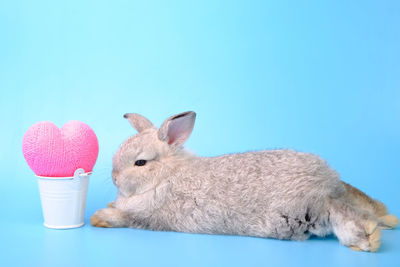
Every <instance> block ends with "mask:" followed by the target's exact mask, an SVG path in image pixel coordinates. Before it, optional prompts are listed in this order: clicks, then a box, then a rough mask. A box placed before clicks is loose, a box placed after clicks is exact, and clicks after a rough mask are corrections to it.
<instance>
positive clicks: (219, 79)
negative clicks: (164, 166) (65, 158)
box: [0, 0, 400, 266]
mask: <svg viewBox="0 0 400 267" xmlns="http://www.w3.org/2000/svg"><path fill="white" fill-rule="evenodd" d="M399 26H400V2H399V1H396V0H393V1H385V0H380V1H375V0H371V1H367V0H362V1H361V0H360V1H348V0H335V1H319V0H315V1H286V0H279V1H217V0H209V1H205V0H203V1H142V2H140V1H22V0H20V1H17V0H16V1H0V38H1V39H0V90H1V91H0V92H1V95H0V116H1V124H2V127H1V131H0V140H1V141H0V142H1V144H0V164H1V166H0V167H1V171H2V175H1V177H0V200H1V207H2V210H1V212H0V214H1V215H0V216H1V219H0V227H1V228H0V229H1V230H0V255H1V257H0V259H1V264H2V265H4V266H56V265H57V266H89V265H93V266H121V265H122V264H123V265H124V266H145V265H158V266H207V265H213V266H224V265H225V266H235V265H241V266H262V265H265V266H267V265H268V266H299V265H303V264H304V265H307V266H322V265H324V266H393V265H395V264H398V262H399V260H400V242H399V241H400V233H399V230H394V231H384V233H383V236H382V240H383V245H382V247H381V249H380V251H379V252H377V253H375V254H371V253H359V252H354V251H351V250H350V249H348V248H346V247H344V246H341V245H339V244H338V241H337V239H336V238H335V237H328V238H326V239H323V238H321V239H320V238H313V239H311V240H308V241H305V242H291V241H279V240H271V239H261V238H251V237H236V236H209V235H192V234H183V233H169V232H152V231H143V230H135V229H99V228H94V227H91V226H90V225H85V226H84V227H83V228H79V229H74V230H61V231H60V230H50V229H46V228H44V227H43V226H42V222H43V221H42V215H41V207H40V199H39V192H38V188H37V181H36V179H35V177H34V174H33V172H32V171H31V170H30V169H29V168H28V166H27V164H26V163H25V160H24V158H23V156H22V152H21V142H22V137H23V134H24V133H25V131H26V130H27V129H28V128H29V127H30V126H31V125H32V124H34V123H36V122H38V121H42V120H49V121H53V122H54V123H56V124H57V125H58V126H61V125H63V124H64V123H65V122H67V121H69V120H73V119H76V120H81V121H83V122H86V123H88V124H89V125H90V126H91V127H92V128H93V129H94V130H95V132H96V133H97V136H98V139H99V143H100V154H99V159H98V161H97V164H96V166H95V169H94V174H93V176H92V178H91V181H90V188H89V192H88V199H87V209H86V221H88V219H89V217H90V216H91V215H92V214H93V213H94V212H95V211H96V210H97V209H99V208H102V207H104V206H105V205H106V203H107V202H109V201H111V200H113V198H114V197H115V188H114V186H113V185H112V183H111V179H110V172H111V159H112V155H113V153H114V152H115V151H116V150H117V149H118V147H119V145H120V144H121V143H122V142H123V140H124V139H125V138H127V137H128V136H130V135H132V134H135V130H134V129H132V128H131V126H130V125H129V124H128V122H127V121H126V120H124V119H123V118H122V115H123V114H124V113H126V112H137V113H141V114H143V115H145V116H147V117H148V118H149V119H151V120H152V121H153V122H154V123H155V124H156V125H160V124H161V123H162V122H163V120H164V119H165V118H166V117H168V116H170V115H173V114H175V113H179V112H182V111H186V110H194V111H196V112H197V114H198V117H197V122H196V125H195V130H194V132H193V134H192V136H191V138H190V140H189V141H188V143H187V147H188V148H189V149H190V150H192V151H194V152H196V153H197V154H198V155H202V156H213V155H218V154H222V153H231V152H241V151H247V150H261V149H267V148H294V149H297V150H300V151H307V152H313V153H317V154H319V155H321V156H322V157H324V158H325V159H327V160H328V162H329V163H330V165H331V166H332V167H334V168H335V169H336V170H338V171H339V172H340V173H341V175H342V177H343V179H344V180H346V181H348V182H350V183H352V184H353V185H355V186H357V187H358V188H360V189H362V190H364V191H365V192H367V193H368V194H370V195H372V196H373V197H376V198H378V199H380V200H382V201H383V202H384V203H386V204H387V205H388V207H389V209H390V210H391V212H392V213H395V214H397V215H400V205H399V203H400V194H399V193H398V190H399V186H400V183H399V171H398V170H399V168H398V167H399V150H400V139H399V136H400V135H399V134H400V49H399V48H400V27H399Z"/></svg>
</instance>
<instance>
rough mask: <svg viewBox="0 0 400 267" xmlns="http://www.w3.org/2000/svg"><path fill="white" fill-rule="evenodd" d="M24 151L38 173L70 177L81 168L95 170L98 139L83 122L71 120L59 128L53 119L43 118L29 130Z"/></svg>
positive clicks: (23, 145)
mask: <svg viewBox="0 0 400 267" xmlns="http://www.w3.org/2000/svg"><path fill="white" fill-rule="evenodd" d="M22 153H23V154H24V157H25V159H26V162H27V163H28V165H29V167H30V168H31V169H32V170H33V172H34V173H35V174H36V175H39V176H49V177H69V176H73V175H74V172H75V170H76V169H78V168H82V169H84V170H85V171H86V172H90V171H92V169H93V166H94V164H95V163H96V160H97V155H98V154H99V143H98V141H97V137H96V134H95V133H94V132H93V130H92V129H91V128H90V127H89V125H87V124H85V123H83V122H80V121H70V122H67V123H66V124H64V125H63V127H62V128H61V129H58V127H57V126H56V125H54V124H53V123H51V122H48V121H42V122H38V123H36V124H34V125H32V126H31V127H30V128H29V129H28V130H27V131H26V133H25V135H24V138H23V140H22Z"/></svg>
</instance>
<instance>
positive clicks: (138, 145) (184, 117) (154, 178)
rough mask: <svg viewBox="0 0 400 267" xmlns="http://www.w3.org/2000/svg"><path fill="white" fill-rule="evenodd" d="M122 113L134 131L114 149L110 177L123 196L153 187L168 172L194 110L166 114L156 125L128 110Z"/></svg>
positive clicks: (178, 151)
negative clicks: (134, 133) (133, 133)
mask: <svg viewBox="0 0 400 267" xmlns="http://www.w3.org/2000/svg"><path fill="white" fill-rule="evenodd" d="M124 117H125V118H126V119H128V120H129V122H130V124H131V125H132V126H133V127H134V128H135V129H136V130H137V131H138V134H136V135H134V136H132V137H130V138H128V139H127V140H126V141H125V142H124V143H123V144H122V145H121V147H120V149H119V150H118V151H117V153H115V155H114V159H113V171H112V179H113V182H114V184H115V185H116V186H117V187H118V190H119V193H120V194H122V195H124V196H130V195H134V194H140V193H143V192H146V191H147V190H150V189H151V188H154V187H155V186H156V185H157V184H158V183H160V182H161V180H162V179H163V178H166V177H167V176H168V175H171V172H172V169H173V164H174V159H176V158H177V157H179V156H180V155H182V153H184V152H183V149H182V145H183V144H184V143H185V141H186V140H187V139H188V138H189V136H190V134H191V132H192V130H193V126H194V122H195V118H196V113H194V112H192V111H188V112H184V113H180V114H177V115H175V116H172V117H170V118H168V119H167V120H166V121H165V122H164V123H163V124H162V125H161V127H160V129H157V128H156V127H154V126H153V124H152V123H151V122H150V121H149V120H148V119H146V118H145V117H143V116H141V115H139V114H135V113H128V114H125V115H124Z"/></svg>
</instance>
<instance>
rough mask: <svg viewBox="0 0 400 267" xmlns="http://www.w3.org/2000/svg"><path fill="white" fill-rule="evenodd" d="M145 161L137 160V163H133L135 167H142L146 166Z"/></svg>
mask: <svg viewBox="0 0 400 267" xmlns="http://www.w3.org/2000/svg"><path fill="white" fill-rule="evenodd" d="M146 162H147V161H146V160H144V159H139V160H137V161H135V165H136V166H143V165H145V164H146Z"/></svg>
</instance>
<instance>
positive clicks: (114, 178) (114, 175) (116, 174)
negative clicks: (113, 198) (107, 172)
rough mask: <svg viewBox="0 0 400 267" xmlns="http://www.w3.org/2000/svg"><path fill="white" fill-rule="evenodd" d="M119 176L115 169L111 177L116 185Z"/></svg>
mask: <svg viewBox="0 0 400 267" xmlns="http://www.w3.org/2000/svg"><path fill="white" fill-rule="evenodd" d="M117 176H118V171H116V170H114V169H113V171H112V173H111V177H112V180H113V182H114V184H115V185H116V182H117Z"/></svg>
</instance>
